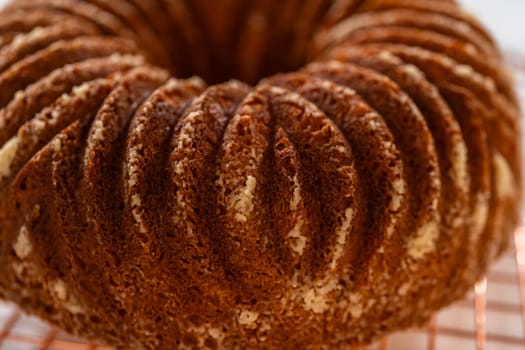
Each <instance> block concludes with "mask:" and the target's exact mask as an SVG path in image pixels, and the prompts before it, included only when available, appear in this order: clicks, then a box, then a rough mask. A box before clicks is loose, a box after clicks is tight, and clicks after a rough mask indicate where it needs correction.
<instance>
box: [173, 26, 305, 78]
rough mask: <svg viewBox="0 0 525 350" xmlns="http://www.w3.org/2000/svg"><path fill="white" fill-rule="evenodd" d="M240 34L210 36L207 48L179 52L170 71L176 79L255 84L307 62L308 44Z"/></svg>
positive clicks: (280, 38)
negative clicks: (194, 77)
mask: <svg viewBox="0 0 525 350" xmlns="http://www.w3.org/2000/svg"><path fill="white" fill-rule="evenodd" d="M237 34H238V35H234V36H232V37H229V38H227V39H222V40H219V39H218V38H213V37H209V38H207V42H206V44H205V45H193V46H191V47H190V48H188V50H185V51H179V52H178V53H177V52H176V53H174V54H172V55H171V67H167V68H169V69H170V70H171V72H172V73H173V75H174V76H175V77H177V78H189V77H192V76H199V77H201V78H202V79H204V80H205V81H206V82H207V83H208V84H210V85H211V84H217V83H222V82H225V81H228V80H231V79H237V80H240V81H243V82H245V83H248V84H252V85H254V84H256V83H257V82H259V81H260V80H261V79H263V78H265V77H268V76H271V75H273V74H276V73H281V72H289V71H293V70H296V69H298V68H299V67H301V66H302V65H304V63H305V62H306V51H307V50H306V44H304V45H299V44H294V45H292V44H291V43H290V42H289V40H290V38H289V37H288V36H284V35H281V36H276V35H275V36H273V37H270V36H269V35H261V34H260V33H259V34H258V35H255V34H252V35H251V36H248V35H243V33H237ZM164 65H165V63H164Z"/></svg>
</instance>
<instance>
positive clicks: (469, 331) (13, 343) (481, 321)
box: [0, 54, 525, 350]
mask: <svg viewBox="0 0 525 350" xmlns="http://www.w3.org/2000/svg"><path fill="white" fill-rule="evenodd" d="M508 58H509V61H510V63H511V64H512V66H513V67H514V68H515V69H516V70H517V71H518V72H519V73H520V74H519V75H518V80H517V81H518V84H517V85H518V88H519V92H520V93H521V94H522V95H523V96H522V97H523V101H525V59H524V58H523V57H522V56H520V55H518V54H510V55H508ZM524 105H525V103H524ZM513 243H514V244H513V249H512V250H511V251H509V252H508V253H507V254H506V255H505V256H504V257H503V258H502V260H503V261H507V263H506V264H505V263H501V264H497V265H501V266H499V267H497V268H495V269H493V270H492V271H491V272H489V273H488V274H487V277H486V278H484V279H483V280H481V281H480V282H478V283H477V284H476V286H475V287H474V291H473V293H472V295H471V296H468V297H467V298H466V299H465V300H462V301H460V302H458V303H456V304H455V305H454V306H452V307H450V308H448V309H446V310H444V311H442V312H440V313H438V314H437V315H435V316H434V317H433V318H432V319H431V321H430V322H429V324H428V326H427V327H426V328H424V329H416V330H411V331H408V332H403V333H400V334H395V335H393V336H391V337H388V338H385V339H383V340H381V341H380V342H378V343H377V344H374V345H372V346H370V347H353V348H352V349H356V350H399V349H402V350H424V349H428V350H450V349H476V350H496V349H497V350H515V349H525V225H523V226H521V227H519V228H518V229H517V230H516V231H515V234H514V240H513ZM493 287H494V289H495V290H497V291H498V290H501V291H502V292H501V293H500V292H498V293H496V294H495V297H492V296H491V295H490V293H488V292H490V290H491V288H493ZM512 290H514V291H516V293H512V292H505V291H512ZM469 313H470V315H471V316H472V319H471V320H470V321H471V322H472V325H469V322H468V320H469V317H470V316H467V317H466V318H465V315H468V314H469ZM445 316H446V317H445ZM516 318H517V319H519V321H516ZM447 319H448V321H449V322H446V321H447ZM451 320H452V322H450V321H451ZM460 321H461V322H460ZM518 323H519V326H518V327H516V325H517V324H518ZM510 328H512V329H513V331H512V332H510ZM511 333H512V334H511ZM0 350H110V349H108V348H102V347H98V346H95V345H89V344H87V343H86V342H83V341H82V340H79V339H74V338H72V337H70V336H68V335H66V334H64V333H63V332H61V331H59V330H57V329H56V328H53V327H49V326H47V325H45V324H43V323H41V322H40V321H38V320H36V319H34V318H31V317H28V316H26V315H24V314H22V313H21V312H20V311H19V310H18V309H17V308H16V307H15V306H14V305H11V304H7V303H1V302H0Z"/></svg>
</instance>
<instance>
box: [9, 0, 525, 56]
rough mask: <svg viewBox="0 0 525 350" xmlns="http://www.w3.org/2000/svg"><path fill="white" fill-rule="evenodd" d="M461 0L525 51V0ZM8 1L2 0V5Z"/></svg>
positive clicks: (502, 39) (508, 44)
mask: <svg viewBox="0 0 525 350" xmlns="http://www.w3.org/2000/svg"><path fill="white" fill-rule="evenodd" d="M14 1H16V0H14ZM108 1H111V0H108ZM254 1H256V0H254ZM460 1H461V2H462V3H463V4H464V5H465V7H466V8H467V9H469V10H470V11H471V12H473V13H476V14H477V15H478V16H479V17H481V19H482V21H483V22H484V23H485V24H486V25H487V26H488V27H489V28H490V30H491V31H492V32H493V33H494V36H495V37H496V38H497V39H498V42H499V43H500V44H501V47H502V48H503V49H507V50H508V49H514V50H519V51H521V52H524V53H525V35H522V33H524V30H523V28H524V27H525V0H504V1H503V0H460ZM6 2H7V1H6V0H0V5H2V4H4V3H6ZM520 36H521V37H520Z"/></svg>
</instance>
